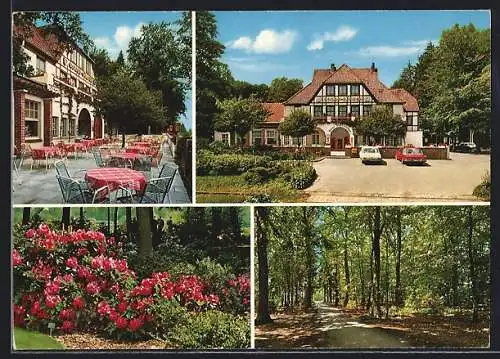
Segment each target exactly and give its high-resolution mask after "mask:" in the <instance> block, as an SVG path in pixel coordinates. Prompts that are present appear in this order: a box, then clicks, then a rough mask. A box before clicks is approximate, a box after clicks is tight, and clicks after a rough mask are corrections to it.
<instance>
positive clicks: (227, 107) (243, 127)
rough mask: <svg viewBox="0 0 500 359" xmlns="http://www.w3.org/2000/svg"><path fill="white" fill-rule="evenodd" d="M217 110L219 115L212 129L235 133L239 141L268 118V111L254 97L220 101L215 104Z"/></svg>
mask: <svg viewBox="0 0 500 359" xmlns="http://www.w3.org/2000/svg"><path fill="white" fill-rule="evenodd" d="M217 108H218V111H219V113H218V114H217V115H216V122H215V126H214V129H215V130H217V131H229V132H236V134H237V135H238V136H239V138H240V139H243V138H244V137H245V135H246V134H247V133H248V131H250V130H251V129H252V128H256V127H258V126H259V124H260V123H262V122H263V121H264V120H265V118H266V117H267V116H268V111H267V110H266V109H265V108H264V107H263V106H262V104H261V103H260V102H259V101H258V100H257V99H255V98H254V97H250V98H246V99H236V98H232V99H227V100H222V101H219V102H217Z"/></svg>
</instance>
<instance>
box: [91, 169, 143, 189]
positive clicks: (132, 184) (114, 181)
mask: <svg viewBox="0 0 500 359" xmlns="http://www.w3.org/2000/svg"><path fill="white" fill-rule="evenodd" d="M85 179H86V180H87V182H88V183H89V185H90V187H92V188H93V189H98V188H100V187H102V186H106V185H108V186H109V188H110V190H111V191H114V190H116V189H117V188H118V187H119V186H124V187H127V188H129V189H133V190H136V191H141V192H142V191H143V190H144V188H145V187H146V177H145V176H144V175H143V174H142V173H141V172H138V171H134V170H131V169H130V168H118V167H104V168H94V169H90V170H88V171H87V174H86V175H85Z"/></svg>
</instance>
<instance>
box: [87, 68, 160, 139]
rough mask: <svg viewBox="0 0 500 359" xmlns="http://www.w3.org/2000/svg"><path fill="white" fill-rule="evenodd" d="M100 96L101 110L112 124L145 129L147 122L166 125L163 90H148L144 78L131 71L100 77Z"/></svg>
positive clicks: (128, 129)
mask: <svg viewBox="0 0 500 359" xmlns="http://www.w3.org/2000/svg"><path fill="white" fill-rule="evenodd" d="M97 97H98V99H99V101H98V102H97V103H96V105H97V107H98V111H99V113H100V114H102V115H103V116H104V117H105V118H106V120H107V121H108V123H110V125H111V126H116V127H119V128H120V129H122V130H124V131H130V132H144V133H145V132H146V131H147V126H148V125H151V126H152V127H162V126H164V125H165V123H164V119H163V107H162V104H161V96H160V93H159V92H151V91H149V90H148V89H147V87H146V85H145V84H144V82H142V81H141V80H140V79H138V78H134V77H133V76H131V75H130V74H127V73H125V72H119V73H117V74H115V75H112V76H111V77H109V78H106V79H101V81H100V82H99V90H98V95H97Z"/></svg>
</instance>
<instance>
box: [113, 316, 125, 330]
mask: <svg viewBox="0 0 500 359" xmlns="http://www.w3.org/2000/svg"><path fill="white" fill-rule="evenodd" d="M115 325H116V327H117V328H118V329H125V328H126V327H127V326H128V320H127V319H125V318H123V317H120V318H118V319H117V320H116V321H115Z"/></svg>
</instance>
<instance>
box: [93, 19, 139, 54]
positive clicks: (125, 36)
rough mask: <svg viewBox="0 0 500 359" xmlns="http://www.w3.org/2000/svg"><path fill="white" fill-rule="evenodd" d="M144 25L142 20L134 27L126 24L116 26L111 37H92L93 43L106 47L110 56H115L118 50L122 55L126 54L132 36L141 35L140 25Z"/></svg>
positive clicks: (99, 46)
mask: <svg viewBox="0 0 500 359" xmlns="http://www.w3.org/2000/svg"><path fill="white" fill-rule="evenodd" d="M142 25H144V24H143V23H142V22H141V23H138V24H137V25H135V26H134V27H130V26H127V25H122V26H118V27H117V28H116V30H115V34H114V36H113V38H111V37H107V36H103V37H96V38H94V43H95V45H96V46H97V47H98V48H101V49H106V50H107V51H108V53H109V56H110V57H111V58H116V57H117V56H118V53H119V52H120V51H123V55H124V56H126V55H127V48H128V44H129V42H130V40H131V39H132V37H138V36H140V35H141V27H142Z"/></svg>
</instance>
